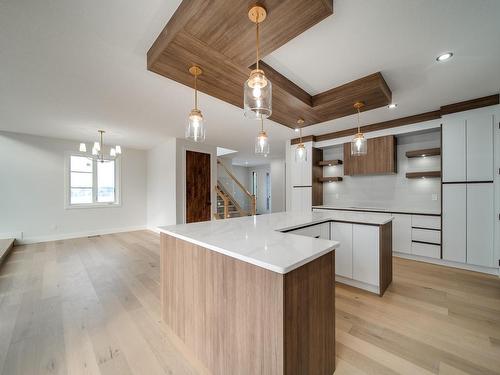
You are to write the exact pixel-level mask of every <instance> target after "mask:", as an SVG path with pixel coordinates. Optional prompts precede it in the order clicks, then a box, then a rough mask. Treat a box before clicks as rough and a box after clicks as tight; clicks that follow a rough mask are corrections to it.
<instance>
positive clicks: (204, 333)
mask: <svg viewBox="0 0 500 375" xmlns="http://www.w3.org/2000/svg"><path fill="white" fill-rule="evenodd" d="M334 270H335V252H334V250H332V251H330V252H328V253H326V254H324V255H322V256H320V257H318V258H316V259H314V260H312V261H310V262H309V263H306V264H304V265H303V266H300V267H298V268H295V269H293V270H291V271H290V272H287V273H284V274H281V273H277V272H273V271H271V270H268V269H265V268H262V267H258V266H255V265H253V264H249V263H246V262H244V261H241V260H238V259H235V258H233V257H229V256H226V255H224V254H221V253H218V252H215V251H212V250H209V249H207V248H204V247H202V246H198V245H196V244H193V243H191V242H188V241H185V240H182V239H179V238H176V237H173V236H170V235H168V234H165V233H162V234H161V316H162V319H163V320H164V322H165V323H166V324H167V325H168V326H169V327H170V328H171V329H172V330H173V332H174V333H175V334H176V335H177V336H178V337H179V338H180V339H181V340H182V341H183V342H184V344H185V345H186V346H187V347H188V348H189V350H191V351H192V352H193V354H194V355H195V356H196V357H197V358H198V359H199V360H200V361H201V362H202V363H203V364H204V365H205V366H206V368H207V369H208V370H209V371H210V372H211V373H212V374H217V375H225V374H227V375H229V374H231V375H232V374H262V375H265V374H269V375H299V374H308V375H331V374H333V372H334V371H335V282H334V275H335V272H334Z"/></svg>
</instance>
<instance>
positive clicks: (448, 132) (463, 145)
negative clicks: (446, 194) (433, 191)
mask: <svg viewBox="0 0 500 375" xmlns="http://www.w3.org/2000/svg"><path fill="white" fill-rule="evenodd" d="M493 121H494V115H493V111H491V112H489V111H487V110H484V109H481V110H478V111H468V112H463V113H457V114H453V115H448V116H444V117H443V139H442V142H443V149H442V156H441V157H442V162H443V171H442V174H443V182H474V181H492V180H493V170H494V168H493V160H494V157H493V142H494V137H493Z"/></svg>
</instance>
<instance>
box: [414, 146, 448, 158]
mask: <svg viewBox="0 0 500 375" xmlns="http://www.w3.org/2000/svg"><path fill="white" fill-rule="evenodd" d="M438 155H441V149H440V148H439V147H438V148H424V149H421V150H414V151H406V157H407V158H420V157H427V156H438Z"/></svg>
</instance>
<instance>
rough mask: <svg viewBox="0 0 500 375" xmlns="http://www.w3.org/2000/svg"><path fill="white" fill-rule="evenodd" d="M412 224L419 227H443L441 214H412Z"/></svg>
mask: <svg viewBox="0 0 500 375" xmlns="http://www.w3.org/2000/svg"><path fill="white" fill-rule="evenodd" d="M411 226H412V227H414V228H415V227H418V228H430V229H441V217H440V216H425V215H411Z"/></svg>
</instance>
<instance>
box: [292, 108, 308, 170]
mask: <svg viewBox="0 0 500 375" xmlns="http://www.w3.org/2000/svg"><path fill="white" fill-rule="evenodd" d="M297 124H298V125H299V133H300V136H299V144H298V145H297V147H296V148H295V161H301V162H302V161H307V151H306V146H305V145H304V144H303V143H302V126H303V125H304V119H301V118H299V119H298V120H297Z"/></svg>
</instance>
